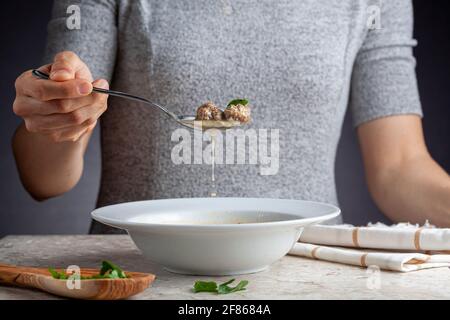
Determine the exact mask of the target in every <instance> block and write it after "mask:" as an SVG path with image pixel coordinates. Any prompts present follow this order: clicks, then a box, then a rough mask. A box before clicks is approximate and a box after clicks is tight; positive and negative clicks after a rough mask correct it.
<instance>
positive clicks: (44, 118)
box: [24, 103, 106, 132]
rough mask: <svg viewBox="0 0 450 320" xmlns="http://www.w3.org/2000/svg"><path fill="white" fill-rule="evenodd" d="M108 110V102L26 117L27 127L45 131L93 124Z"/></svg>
mask: <svg viewBox="0 0 450 320" xmlns="http://www.w3.org/2000/svg"><path fill="white" fill-rule="evenodd" d="M105 110H106V104H98V103H96V104H91V105H88V106H85V107H82V108H78V109H76V110H74V111H72V112H69V113H55V114H50V115H34V116H32V117H29V118H27V117H24V118H25V124H26V126H27V129H28V130H29V131H31V132H45V131H49V130H55V129H63V128H68V127H77V126H79V125H81V124H83V123H88V124H93V123H94V122H95V121H96V120H97V119H98V118H99V117H100V116H101V114H102V113H103V112H105Z"/></svg>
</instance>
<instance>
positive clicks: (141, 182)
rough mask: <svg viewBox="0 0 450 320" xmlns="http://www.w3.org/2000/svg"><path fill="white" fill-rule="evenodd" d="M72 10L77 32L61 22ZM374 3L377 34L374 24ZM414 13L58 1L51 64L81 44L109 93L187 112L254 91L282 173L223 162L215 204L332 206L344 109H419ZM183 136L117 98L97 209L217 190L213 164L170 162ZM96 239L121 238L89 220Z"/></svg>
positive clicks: (336, 2) (399, 8) (104, 128)
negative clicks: (257, 200)
mask: <svg viewBox="0 0 450 320" xmlns="http://www.w3.org/2000/svg"><path fill="white" fill-rule="evenodd" d="M72 4H78V5H79V7H80V9H81V29H80V30H69V29H68V28H67V27H66V18H67V17H68V16H69V14H67V13H66V10H67V7H68V6H69V5H72ZM374 5H375V7H373V6H374ZM370 6H372V7H370ZM377 8H379V9H380V16H379V22H380V26H381V29H375V30H372V29H370V28H369V27H368V24H367V20H368V19H369V18H370V17H369V16H370V14H374V15H375V21H378V20H377V19H378V17H377V16H376V12H377ZM412 19H413V18H412V7H411V2H410V1H409V0H389V1H382V2H379V1H370V0H302V1H300V0H297V1H292V0H278V1H272V0H222V1H211V0H171V1H160V0H121V1H119V0H118V1H113V0H103V1H99V0H85V1H75V0H59V1H58V0H56V1H55V5H54V10H53V19H52V20H51V22H50V23H49V29H48V45H47V50H46V54H45V59H44V60H45V62H50V61H51V60H52V58H53V56H54V55H55V54H56V53H57V52H59V51H62V50H72V51H74V52H76V53H77V54H78V55H79V56H80V57H81V58H82V59H83V60H84V61H85V62H86V64H87V65H88V66H89V67H90V69H91V71H92V73H93V75H94V77H95V78H100V77H102V78H106V79H108V80H110V81H111V82H112V88H113V89H116V90H121V91H126V92H130V93H135V94H138V95H142V96H145V97H147V98H150V99H152V100H154V101H156V102H159V103H161V104H163V105H166V106H169V107H170V108H171V109H172V110H173V111H175V112H177V113H181V114H192V113H193V111H194V110H195V107H196V106H198V105H199V104H200V103H202V102H204V101H207V100H212V101H214V102H216V103H217V104H220V105H224V104H226V102H227V101H228V100H230V99H232V98H235V97H246V98H248V99H249V100H250V101H251V103H252V106H253V109H252V111H253V122H252V124H251V125H250V126H248V127H246V129H247V128H248V129H251V128H253V129H256V130H258V129H268V130H271V129H278V130H279V168H278V170H277V173H276V174H274V175H263V174H261V170H260V165H254V164H226V165H225V164H222V165H220V164H219V165H217V166H216V188H217V192H218V196H225V197H229V196H242V197H272V198H294V199H307V200H316V201H323V202H330V203H334V204H337V203H338V200H337V196H336V190H335V180H334V161H335V155H336V147H337V144H338V140H339V137H340V133H341V127H342V123H343V117H344V114H345V111H346V109H347V106H350V108H351V110H352V114H353V119H354V123H355V126H358V125H360V124H362V123H364V122H367V121H371V120H373V119H377V118H380V117H386V116H391V115H396V114H411V113H412V114H418V115H421V107H420V101H419V97H418V90H417V85H416V78H415V71H414V67H415V60H414V58H413V56H412V47H413V46H414V45H415V41H414V40H413V39H412V24H413V21H412ZM177 128H178V127H177V125H176V124H174V123H173V122H171V121H170V120H168V119H167V118H165V117H164V116H162V115H161V114H160V113H158V112H156V111H155V110H153V109H151V108H149V107H148V106H142V105H139V104H138V103H133V102H130V101H126V100H121V99H118V98H112V97H111V98H110V100H109V107H108V110H107V112H106V113H105V114H104V115H103V116H102V118H101V137H102V138H101V145H102V175H101V188H100V192H99V196H98V206H104V205H108V204H114V203H119V202H125V201H135V200H143V199H158V198H173V197H203V196H208V195H209V191H210V190H211V189H210V180H211V170H210V166H209V165H207V164H175V163H174V162H173V161H172V160H171V153H172V149H173V147H174V146H175V145H176V142H174V141H172V139H171V138H172V133H173V132H174V130H176V129H177ZM224 158H225V156H224ZM219 162H220V160H219ZM181 177H182V178H181ZM91 232H94V233H98V232H100V233H102V232H117V231H114V230H113V229H111V228H109V227H105V226H101V225H100V224H95V223H94V224H93V227H92V228H91Z"/></svg>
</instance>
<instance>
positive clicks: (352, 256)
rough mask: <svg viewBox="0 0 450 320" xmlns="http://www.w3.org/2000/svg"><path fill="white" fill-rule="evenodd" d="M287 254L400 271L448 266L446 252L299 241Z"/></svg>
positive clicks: (448, 258) (448, 261) (448, 257)
mask: <svg viewBox="0 0 450 320" xmlns="http://www.w3.org/2000/svg"><path fill="white" fill-rule="evenodd" d="M289 254H290V255H297V256H302V257H309V258H313V259H318V260H326V261H331V262H337V263H343V264H351V265H355V266H361V267H369V266H378V267H379V268H380V269H384V270H392V271H401V272H409V271H415V270H421V269H427V268H437V267H450V255H448V254H434V255H428V254H423V253H403V252H402V253H397V252H382V251H378V252H377V251H371V250H355V249H348V248H342V247H328V246H320V245H315V244H309V243H301V242H298V243H296V244H295V245H294V247H293V248H292V249H291V250H290V251H289Z"/></svg>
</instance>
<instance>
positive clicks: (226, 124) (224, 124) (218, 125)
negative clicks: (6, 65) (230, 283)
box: [32, 69, 241, 130]
mask: <svg viewBox="0 0 450 320" xmlns="http://www.w3.org/2000/svg"><path fill="white" fill-rule="evenodd" d="M32 73H33V75H34V76H35V77H37V78H40V79H44V80H49V79H50V77H49V75H48V74H46V73H44V72H42V71H39V70H36V69H35V70H33V72H32ZM92 91H95V92H97V93H103V94H109V95H111V96H116V97H120V98H125V99H130V100H134V101H138V102H143V103H146V104H148V105H151V106H152V107H155V108H157V109H159V110H161V111H162V112H163V113H164V114H165V115H167V116H168V117H169V118H170V119H172V120H175V121H176V122H177V123H178V124H180V125H182V126H184V127H188V128H190V129H201V130H206V129H210V128H214V129H219V130H226V129H229V128H233V127H236V126H239V125H240V124H241V123H240V122H239V121H232V120H223V121H222V120H203V121H196V120H195V116H193V115H181V116H177V115H176V114H175V113H173V112H171V111H169V110H167V109H166V108H165V107H163V106H161V105H159V104H157V103H155V102H153V101H150V100H148V99H145V98H142V97H138V96H135V95H132V94H129V93H125V92H120V91H114V90H106V89H102V88H97V87H94V88H93V89H92Z"/></svg>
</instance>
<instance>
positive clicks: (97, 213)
mask: <svg viewBox="0 0 450 320" xmlns="http://www.w3.org/2000/svg"><path fill="white" fill-rule="evenodd" d="M190 199H192V200H204V199H217V200H220V199H226V200H231V199H236V200H249V201H258V200H266V201H288V202H289V201H292V202H303V203H310V204H315V205H321V206H324V207H328V208H329V209H330V211H331V212H330V213H327V214H324V215H319V216H315V217H309V218H299V219H289V220H280V221H269V222H251V223H242V224H238V223H222V224H195V223H148V222H136V221H124V220H119V219H115V218H109V217H104V216H102V215H101V212H102V211H104V210H106V209H107V208H111V207H120V206H125V205H130V204H139V203H148V202H169V201H182V200H190ZM209 201H211V200H209ZM279 213H282V212H279ZM340 214H341V210H340V209H339V208H338V207H337V206H335V205H332V204H329V203H325V202H318V201H310V200H298V199H276V198H245V197H217V198H216V197H214V198H212V197H209V198H201V197H200V198H171V199H155V200H141V201H129V202H122V203H117V204H112V205H107V206H103V207H99V208H96V209H94V210H93V211H92V212H91V217H92V218H93V219H94V220H96V221H98V222H101V223H104V224H107V225H110V226H113V227H115V228H120V229H128V228H130V229H132V228H142V227H143V228H146V227H147V228H149V227H152V228H160V229H173V228H177V229H201V230H223V229H230V228H231V229H233V230H235V229H238V230H241V229H259V228H266V227H271V226H273V227H275V226H277V227H282V226H295V225H302V226H303V225H307V224H311V223H319V222H323V221H326V220H330V219H333V218H335V217H337V216H339V215H340Z"/></svg>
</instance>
